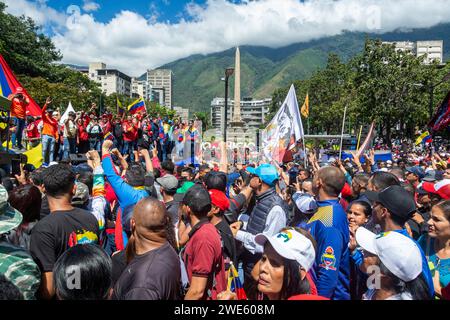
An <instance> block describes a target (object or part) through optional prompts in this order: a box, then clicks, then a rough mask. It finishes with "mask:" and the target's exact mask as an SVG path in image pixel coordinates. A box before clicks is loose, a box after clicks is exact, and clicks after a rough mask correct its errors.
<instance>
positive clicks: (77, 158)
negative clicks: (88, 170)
mask: <svg viewBox="0 0 450 320" xmlns="http://www.w3.org/2000/svg"><path fill="white" fill-rule="evenodd" d="M69 159H70V163H71V164H72V165H77V164H80V163H85V162H87V157H86V155H85V154H82V153H71V154H70V155H69Z"/></svg>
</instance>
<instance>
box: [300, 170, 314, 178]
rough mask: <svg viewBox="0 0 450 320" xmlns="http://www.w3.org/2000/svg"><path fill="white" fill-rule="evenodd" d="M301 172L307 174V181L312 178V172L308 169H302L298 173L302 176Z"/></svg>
mask: <svg viewBox="0 0 450 320" xmlns="http://www.w3.org/2000/svg"><path fill="white" fill-rule="evenodd" d="M301 172H305V174H306V179H308V178H309V177H310V176H311V172H310V171H309V170H308V169H305V168H302V169H300V170H299V171H298V173H299V174H300V173H301Z"/></svg>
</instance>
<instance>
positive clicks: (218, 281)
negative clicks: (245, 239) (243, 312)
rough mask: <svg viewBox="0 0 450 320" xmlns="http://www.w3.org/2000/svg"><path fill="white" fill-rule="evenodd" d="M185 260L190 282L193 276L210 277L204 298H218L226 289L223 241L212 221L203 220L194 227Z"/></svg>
mask: <svg viewBox="0 0 450 320" xmlns="http://www.w3.org/2000/svg"><path fill="white" fill-rule="evenodd" d="M183 260H184V264H185V266H186V271H187V274H188V278H189V282H190V283H191V282H192V277H193V276H195V277H204V278H208V282H207V285H206V289H205V292H204V295H203V298H202V299H203V300H211V299H212V300H216V299H217V294H218V293H220V292H222V291H225V290H226V281H225V266H224V261H223V254H222V241H221V239H220V235H219V232H218V231H217V229H216V227H214V226H213V225H212V224H211V223H210V222H208V221H201V222H199V223H198V224H197V225H195V226H194V227H193V228H192V230H191V232H190V234H189V241H188V243H187V245H186V248H185V251H184V255H183ZM213 277H214V280H215V281H213ZM214 282H215V283H214ZM214 284H215V285H214Z"/></svg>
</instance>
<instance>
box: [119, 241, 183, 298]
mask: <svg viewBox="0 0 450 320" xmlns="http://www.w3.org/2000/svg"><path fill="white" fill-rule="evenodd" d="M180 279H181V270H180V260H179V258H178V255H177V253H176V252H175V250H174V249H173V248H172V246H171V245H170V244H169V243H166V244H164V245H163V246H162V247H160V248H158V249H154V250H151V251H149V252H147V253H145V254H142V255H138V256H136V257H134V259H133V260H131V262H130V263H129V264H128V266H127V267H126V269H125V270H124V272H123V273H122V275H121V276H120V278H119V280H118V281H117V283H116V285H115V287H114V293H113V299H114V300H177V299H178V298H179V293H180Z"/></svg>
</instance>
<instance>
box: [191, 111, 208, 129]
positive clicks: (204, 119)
mask: <svg viewBox="0 0 450 320" xmlns="http://www.w3.org/2000/svg"><path fill="white" fill-rule="evenodd" d="M194 116H195V117H196V118H197V119H198V120H200V121H201V122H202V132H205V131H206V130H208V129H209V122H210V121H209V113H207V112H196V113H194Z"/></svg>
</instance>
